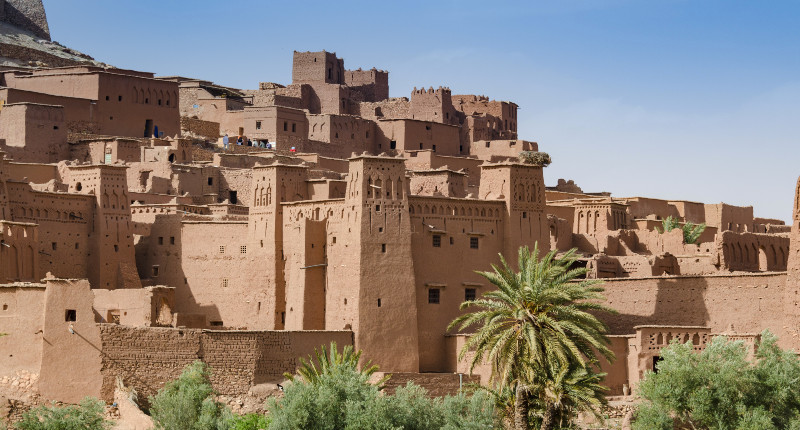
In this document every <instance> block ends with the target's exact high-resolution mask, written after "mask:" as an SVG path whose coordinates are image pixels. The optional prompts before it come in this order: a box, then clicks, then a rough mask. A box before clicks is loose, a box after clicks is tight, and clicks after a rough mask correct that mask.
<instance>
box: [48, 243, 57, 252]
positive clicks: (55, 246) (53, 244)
mask: <svg viewBox="0 0 800 430" xmlns="http://www.w3.org/2000/svg"><path fill="white" fill-rule="evenodd" d="M50 246H51V247H52V248H53V251H55V250H56V249H58V244H57V243H55V242H53V243H51V244H50Z"/></svg>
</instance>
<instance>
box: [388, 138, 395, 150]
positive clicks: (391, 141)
mask: <svg viewBox="0 0 800 430" xmlns="http://www.w3.org/2000/svg"><path fill="white" fill-rule="evenodd" d="M389 149H397V141H396V140H390V141H389Z"/></svg>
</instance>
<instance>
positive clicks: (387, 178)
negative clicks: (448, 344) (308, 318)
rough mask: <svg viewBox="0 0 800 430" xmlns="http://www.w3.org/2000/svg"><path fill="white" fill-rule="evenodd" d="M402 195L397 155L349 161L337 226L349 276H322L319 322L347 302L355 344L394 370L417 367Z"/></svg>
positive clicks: (332, 319)
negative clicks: (341, 225)
mask: <svg viewBox="0 0 800 430" xmlns="http://www.w3.org/2000/svg"><path fill="white" fill-rule="evenodd" d="M408 193H409V191H408V181H407V180H406V177H405V162H404V160H403V159H402V158H390V157H372V156H365V155H362V156H358V157H355V158H351V159H350V170H349V173H348V185H347V191H346V194H345V201H344V203H345V208H346V209H345V211H346V212H349V214H348V215H347V218H348V219H347V221H346V223H347V224H346V228H345V229H344V231H343V232H342V233H343V234H344V235H345V236H344V238H343V239H344V243H345V244H349V245H350V247H349V248H348V249H347V250H344V251H342V252H347V255H346V257H344V258H343V259H342V260H341V261H340V264H343V265H344V266H346V267H347V274H349V275H350V277H345V276H336V277H331V279H329V284H328V297H329V300H328V303H329V305H328V306H327V312H326V327H328V328H338V327H337V325H338V324H339V323H340V322H339V321H338V318H339V315H337V314H338V313H339V311H340V310H341V308H339V305H341V306H346V307H347V310H346V313H347V315H351V316H352V317H351V319H352V322H351V324H352V326H351V327H352V329H353V331H354V333H355V343H356V347H357V348H360V349H363V350H364V354H365V357H368V358H369V359H370V360H373V361H375V362H378V363H381V366H382V367H384V368H386V369H392V370H393V371H398V372H417V371H419V360H418V357H419V347H418V332H417V313H416V309H415V306H414V303H415V301H416V296H415V293H414V267H413V263H412V261H413V259H412V254H411V223H410V220H409V215H408ZM348 236H350V237H348ZM331 253H332V252H331ZM348 300H350V302H349V303H348Z"/></svg>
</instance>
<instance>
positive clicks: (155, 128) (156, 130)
mask: <svg viewBox="0 0 800 430" xmlns="http://www.w3.org/2000/svg"><path fill="white" fill-rule="evenodd" d="M153 137H155V138H158V126H157V125H156V126H154V127H153Z"/></svg>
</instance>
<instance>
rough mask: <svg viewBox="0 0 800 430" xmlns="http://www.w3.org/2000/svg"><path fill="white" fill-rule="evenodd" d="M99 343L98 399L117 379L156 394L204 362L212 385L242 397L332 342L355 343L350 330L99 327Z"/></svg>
mask: <svg viewBox="0 0 800 430" xmlns="http://www.w3.org/2000/svg"><path fill="white" fill-rule="evenodd" d="M99 327H100V337H101V341H102V350H103V363H102V391H101V398H102V399H104V400H109V399H111V398H113V392H114V387H115V386H116V377H117V376H121V377H122V378H123V380H124V382H125V384H126V385H127V386H129V387H133V388H134V389H136V391H137V393H138V394H139V398H140V399H146V398H147V397H148V396H151V395H153V394H155V393H156V392H157V391H158V390H159V389H160V388H161V387H163V386H164V384H165V383H166V382H168V381H170V380H173V379H175V378H177V377H178V376H179V375H180V372H181V371H182V370H183V368H184V367H185V366H186V365H188V364H190V363H192V362H194V361H195V360H198V359H199V360H202V361H204V362H205V363H206V364H208V365H209V367H210V368H211V372H212V376H211V382H212V384H213V385H214V388H215V389H216V390H217V391H219V392H220V393H221V394H226V395H243V394H246V393H247V391H248V390H249V389H250V387H251V386H253V385H255V384H260V383H264V382H280V381H283V379H284V377H283V372H294V371H295V370H296V368H297V365H298V363H299V361H298V358H300V357H307V356H308V355H311V354H313V353H314V348H319V347H320V346H322V345H326V344H329V343H330V342H331V341H335V342H336V343H337V344H338V345H339V347H343V346H345V345H352V344H353V334H352V332H349V331H303V332H296V331H295V332H292V331H210V330H196V329H175V328H134V327H125V326H120V325H115V324H100V325H99Z"/></svg>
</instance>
